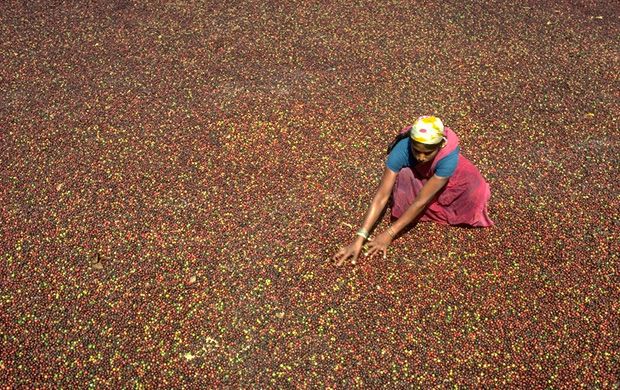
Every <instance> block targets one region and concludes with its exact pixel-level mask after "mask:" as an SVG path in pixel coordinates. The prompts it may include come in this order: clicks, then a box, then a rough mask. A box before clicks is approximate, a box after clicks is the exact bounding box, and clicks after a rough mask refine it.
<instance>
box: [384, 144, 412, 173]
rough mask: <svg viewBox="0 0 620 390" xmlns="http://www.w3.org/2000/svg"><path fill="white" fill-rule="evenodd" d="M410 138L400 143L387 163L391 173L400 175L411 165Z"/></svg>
mask: <svg viewBox="0 0 620 390" xmlns="http://www.w3.org/2000/svg"><path fill="white" fill-rule="evenodd" d="M409 154H410V153H409V138H405V139H402V140H400V141H398V143H397V144H396V145H394V148H393V149H392V151H391V152H390V154H389V155H388V157H387V160H386V161H385V165H386V166H387V167H388V168H389V169H390V171H392V172H395V173H398V172H400V170H401V169H402V168H403V167H406V166H408V165H409V158H410V156H409Z"/></svg>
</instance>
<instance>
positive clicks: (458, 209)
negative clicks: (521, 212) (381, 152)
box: [392, 127, 493, 227]
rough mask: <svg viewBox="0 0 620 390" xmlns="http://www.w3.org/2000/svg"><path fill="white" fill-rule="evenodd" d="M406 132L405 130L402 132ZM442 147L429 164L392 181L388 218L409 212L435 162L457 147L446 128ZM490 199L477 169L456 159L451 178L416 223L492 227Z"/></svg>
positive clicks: (486, 185) (457, 143) (451, 133)
mask: <svg viewBox="0 0 620 390" xmlns="http://www.w3.org/2000/svg"><path fill="white" fill-rule="evenodd" d="M408 130H409V127H406V128H405V129H403V130H402V132H406V131H408ZM445 136H446V138H447V142H446V145H445V146H444V147H443V148H442V149H441V150H440V151H439V153H437V155H436V156H435V158H434V159H433V160H432V161H429V162H426V163H424V164H416V165H415V166H414V167H411V168H410V167H405V168H403V169H401V170H400V172H399V173H398V176H397V177H396V184H395V185H394V189H393V190H392V200H393V205H392V217H394V218H399V217H400V216H401V215H403V213H404V212H405V211H406V210H407V208H409V206H410V205H411V203H413V200H414V199H415V197H416V196H417V194H418V192H419V191H420V189H421V188H422V186H424V184H425V183H426V181H427V180H428V179H430V178H431V177H432V176H433V175H434V174H435V167H436V166H437V162H438V161H439V160H441V159H442V158H443V157H445V156H447V155H448V154H449V153H450V152H452V151H453V150H454V149H456V147H457V146H458V145H459V139H458V137H457V136H456V134H455V133H454V132H453V131H452V130H450V129H449V128H446V129H445ZM490 196H491V190H490V188H489V184H488V183H487V182H486V181H485V180H484V178H483V177H482V175H481V174H480V171H478V168H476V167H475V166H474V164H472V163H471V162H470V161H469V160H468V159H466V158H465V157H463V156H462V155H459V161H458V164H457V166H456V170H455V171H454V174H453V175H452V176H451V177H450V179H449V180H448V183H447V184H446V185H445V186H444V187H443V188H442V189H441V190H440V191H439V192H438V193H437V195H436V196H435V198H434V199H433V200H432V201H431V202H430V203H429V204H428V206H427V207H426V209H425V210H424V211H423V212H422V213H421V214H420V215H419V216H418V218H417V219H416V221H435V222H439V223H442V224H447V225H464V226H473V227H487V226H492V225H493V221H491V219H490V218H489V216H488V214H487V203H488V201H489V198H490Z"/></svg>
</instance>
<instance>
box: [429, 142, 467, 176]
mask: <svg viewBox="0 0 620 390" xmlns="http://www.w3.org/2000/svg"><path fill="white" fill-rule="evenodd" d="M460 150H461V148H460V146H457V147H456V149H454V150H453V151H452V152H450V153H449V154H448V155H447V156H446V157H444V158H442V159H441V160H439V161H438V162H437V165H436V166H435V175H437V176H441V177H450V176H452V174H454V171H455V170H456V164H457V163H458V162H459V152H460Z"/></svg>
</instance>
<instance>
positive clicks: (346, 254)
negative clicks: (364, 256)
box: [332, 239, 364, 267]
mask: <svg viewBox="0 0 620 390" xmlns="http://www.w3.org/2000/svg"><path fill="white" fill-rule="evenodd" d="M363 245H364V241H362V240H360V239H357V240H355V241H353V242H352V243H351V244H349V245H348V246H345V247H342V248H340V250H339V251H338V252H336V254H335V255H334V257H332V260H334V263H335V264H336V266H338V267H340V266H341V265H342V263H344V262H345V261H347V260H348V259H351V264H355V263H357V258H358V257H359V255H360V252H361V251H362V247H363Z"/></svg>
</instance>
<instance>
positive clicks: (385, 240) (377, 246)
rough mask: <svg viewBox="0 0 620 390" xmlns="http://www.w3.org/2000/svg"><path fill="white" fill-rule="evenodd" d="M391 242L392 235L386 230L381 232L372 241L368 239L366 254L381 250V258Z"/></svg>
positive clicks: (371, 254) (373, 253) (369, 254)
mask: <svg viewBox="0 0 620 390" xmlns="http://www.w3.org/2000/svg"><path fill="white" fill-rule="evenodd" d="M391 243H392V236H390V235H389V234H388V233H387V232H383V233H381V234H380V235H378V236H377V237H375V238H374V239H373V240H372V241H368V244H367V245H368V252H366V256H373V255H375V254H377V253H381V252H383V258H386V257H387V248H388V246H390V244H391Z"/></svg>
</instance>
